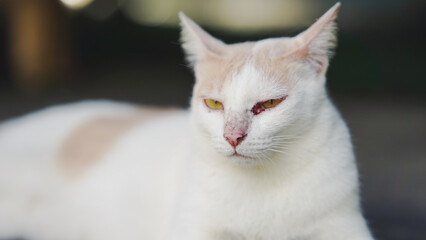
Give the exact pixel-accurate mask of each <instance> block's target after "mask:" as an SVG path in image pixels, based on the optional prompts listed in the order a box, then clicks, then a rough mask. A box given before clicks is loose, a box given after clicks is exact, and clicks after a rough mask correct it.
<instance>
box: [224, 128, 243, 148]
mask: <svg viewBox="0 0 426 240" xmlns="http://www.w3.org/2000/svg"><path fill="white" fill-rule="evenodd" d="M223 136H224V137H225V139H226V141H228V142H229V144H231V146H233V147H234V148H235V147H237V146H238V144H240V143H241V142H242V141H243V140H244V138H245V137H246V136H247V134H245V133H243V132H229V133H224V134H223Z"/></svg>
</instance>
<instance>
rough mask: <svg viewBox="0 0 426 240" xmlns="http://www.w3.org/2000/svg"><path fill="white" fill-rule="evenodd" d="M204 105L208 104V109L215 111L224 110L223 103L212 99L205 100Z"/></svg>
mask: <svg viewBox="0 0 426 240" xmlns="http://www.w3.org/2000/svg"><path fill="white" fill-rule="evenodd" d="M204 103H205V104H206V106H207V107H209V108H211V109H215V110H220V109H223V104H222V103H221V102H219V101H217V100H214V99H211V98H207V99H204Z"/></svg>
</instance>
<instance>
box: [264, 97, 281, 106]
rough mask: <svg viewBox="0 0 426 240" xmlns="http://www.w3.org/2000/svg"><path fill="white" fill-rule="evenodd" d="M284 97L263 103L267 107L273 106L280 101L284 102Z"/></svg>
mask: <svg viewBox="0 0 426 240" xmlns="http://www.w3.org/2000/svg"><path fill="white" fill-rule="evenodd" d="M282 100H283V99H282V98H280V99H271V100H268V101H266V102H264V103H263V106H264V107H265V108H271V107H275V106H277V105H278V104H279V103H280V102H282Z"/></svg>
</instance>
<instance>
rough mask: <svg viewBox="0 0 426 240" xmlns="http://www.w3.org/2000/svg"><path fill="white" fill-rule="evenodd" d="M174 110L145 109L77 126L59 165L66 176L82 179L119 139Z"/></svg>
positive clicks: (101, 118)
mask: <svg viewBox="0 0 426 240" xmlns="http://www.w3.org/2000/svg"><path fill="white" fill-rule="evenodd" d="M168 111H171V110H167V109H166V110H165V109H154V108H153V109H141V110H140V111H137V112H135V113H134V114H132V115H126V116H100V117H98V118H95V119H92V120H90V121H88V122H85V123H83V124H82V125H80V126H79V127H77V128H76V129H75V130H74V131H73V132H72V133H71V134H70V135H69V136H68V137H67V138H66V139H65V141H64V143H63V145H62V148H61V149H60V152H59V155H58V165H59V168H60V170H61V172H63V174H64V175H65V176H66V177H76V176H80V175H81V174H83V173H84V172H85V170H87V169H88V168H90V167H91V166H93V165H95V164H96V163H97V162H99V161H100V160H101V159H102V157H103V156H104V154H105V153H106V152H107V150H108V149H110V148H111V146H113V144H114V143H115V142H116V141H117V139H118V138H119V137H120V136H122V135H123V134H125V133H126V132H128V131H130V130H131V129H132V128H133V127H135V126H136V125H138V124H140V123H142V122H144V121H147V120H149V119H151V118H153V117H155V116H158V115H159V114H161V113H164V112H168Z"/></svg>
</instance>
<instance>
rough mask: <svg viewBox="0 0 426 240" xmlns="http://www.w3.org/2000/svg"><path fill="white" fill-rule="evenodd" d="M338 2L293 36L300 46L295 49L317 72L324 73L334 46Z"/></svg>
mask: <svg viewBox="0 0 426 240" xmlns="http://www.w3.org/2000/svg"><path fill="white" fill-rule="evenodd" d="M339 8H340V2H338V3H336V4H335V5H334V6H333V7H332V8H330V10H328V11H327V12H326V13H325V14H324V15H322V17H321V18H320V19H318V20H317V21H316V22H315V23H314V24H313V25H312V26H310V27H309V28H308V29H307V30H306V31H304V32H302V33H300V34H299V35H297V36H296V37H295V39H296V41H297V42H298V44H300V46H301V47H300V48H299V49H298V50H297V51H296V55H297V56H298V57H302V58H304V59H305V60H307V62H308V63H309V64H311V66H312V67H313V68H314V70H315V71H316V72H317V73H318V74H325V72H326V70H327V67H328V62H329V60H330V58H331V57H332V56H333V53H334V48H335V46H336V41H337V37H336V30H337V27H336V22H335V20H336V18H337V13H338V11H339Z"/></svg>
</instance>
